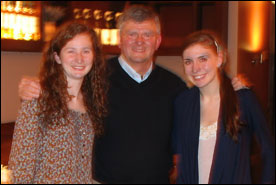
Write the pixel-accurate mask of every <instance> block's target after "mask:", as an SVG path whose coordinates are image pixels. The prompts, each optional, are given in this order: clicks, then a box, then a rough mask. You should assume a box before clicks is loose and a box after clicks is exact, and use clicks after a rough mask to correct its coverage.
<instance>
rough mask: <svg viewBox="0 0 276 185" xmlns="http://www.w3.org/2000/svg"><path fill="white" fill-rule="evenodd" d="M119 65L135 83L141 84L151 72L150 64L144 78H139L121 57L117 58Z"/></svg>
mask: <svg viewBox="0 0 276 185" xmlns="http://www.w3.org/2000/svg"><path fill="white" fill-rule="evenodd" d="M118 60H119V63H120V65H121V67H122V69H123V70H124V71H125V72H126V73H127V74H128V75H129V76H130V77H131V78H132V79H133V80H135V81H136V82H138V83H141V82H143V81H145V80H146V79H148V77H149V75H150V74H151V72H152V63H151V66H150V68H149V70H148V71H147V72H146V74H145V75H144V76H141V75H140V74H139V73H137V72H136V71H135V70H134V69H133V68H132V67H131V66H130V65H128V63H127V62H126V61H125V60H124V59H123V57H122V55H120V57H119V58H118Z"/></svg>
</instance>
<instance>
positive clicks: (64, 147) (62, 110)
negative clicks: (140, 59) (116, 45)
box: [9, 22, 108, 184]
mask: <svg viewBox="0 0 276 185" xmlns="http://www.w3.org/2000/svg"><path fill="white" fill-rule="evenodd" d="M106 74H107V73H106V65H105V61H104V59H103V57H102V53H101V48H100V43H99V41H98V39H97V36H96V34H95V32H94V30H93V28H92V27H90V26H89V25H87V24H84V23H80V22H70V23H67V24H65V25H64V26H62V27H61V28H60V30H59V31H58V32H57V33H56V35H55V36H54V37H53V39H52V40H51V41H50V43H49V45H48V47H47V49H46V51H45V52H44V58H43V64H42V68H41V70H40V75H39V81H40V87H41V93H40V96H39V97H38V98H36V99H33V100H28V101H26V100H25V101H23V102H22V105H21V109H20V112H19V116H18V119H17V121H16V125H15V130H14V136H13V143H12V149H11V154H10V160H9V169H11V170H12V172H13V173H12V174H13V175H12V176H13V182H14V183H51V184H56V183H70V184H71V183H82V184H84V183H93V180H92V150H93V141H94V136H95V135H96V136H99V135H101V134H102V133H103V119H104V117H105V115H106V114H107V108H106V104H107V100H106V92H107V88H108V83H107V78H106Z"/></svg>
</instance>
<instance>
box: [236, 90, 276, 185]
mask: <svg viewBox="0 0 276 185" xmlns="http://www.w3.org/2000/svg"><path fill="white" fill-rule="evenodd" d="M241 101H242V102H243V103H242V104H243V111H244V113H245V114H246V119H247V121H248V122H249V124H250V126H251V127H252V130H253V132H254V134H255V135H256V139H257V141H258V143H259V144H260V148H261V155H262V164H263V168H262V172H263V173H262V179H261V180H262V182H261V183H264V184H267V183H268V184H271V183H274V182H275V144H274V143H273V141H274V140H273V138H272V135H271V132H270V131H269V129H268V124H267V122H266V119H265V116H264V114H263V112H262V110H261V107H260V105H259V103H258V101H257V98H256V97H255V95H254V94H253V92H252V91H250V90H243V91H242V100H241Z"/></svg>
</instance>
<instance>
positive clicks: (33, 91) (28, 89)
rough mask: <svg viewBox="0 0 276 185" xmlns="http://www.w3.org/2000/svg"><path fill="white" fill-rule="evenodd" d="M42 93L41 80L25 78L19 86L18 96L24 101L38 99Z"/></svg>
mask: <svg viewBox="0 0 276 185" xmlns="http://www.w3.org/2000/svg"><path fill="white" fill-rule="evenodd" d="M40 92H41V87H40V84H39V79H38V78H37V77H23V78H22V79H21V81H20V83H19V86H18V94H19V97H20V99H22V100H32V99H33V98H38V97H39V95H40Z"/></svg>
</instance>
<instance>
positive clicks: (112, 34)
mask: <svg viewBox="0 0 276 185" xmlns="http://www.w3.org/2000/svg"><path fill="white" fill-rule="evenodd" d="M100 32H101V33H100V34H101V36H100V38H101V42H102V44H103V45H111V46H115V45H118V29H101V31H100Z"/></svg>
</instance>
